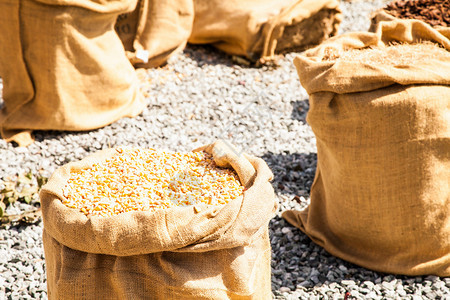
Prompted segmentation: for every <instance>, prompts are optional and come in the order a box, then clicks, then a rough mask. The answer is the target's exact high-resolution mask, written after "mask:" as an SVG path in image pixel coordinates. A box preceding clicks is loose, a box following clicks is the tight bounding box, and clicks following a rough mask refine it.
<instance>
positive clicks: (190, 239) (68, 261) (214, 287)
mask: <svg viewBox="0 0 450 300" xmlns="http://www.w3.org/2000/svg"><path fill="white" fill-rule="evenodd" d="M230 149H231V148H228V147H227V146H226V144H225V145H224V144H221V143H215V144H214V145H212V146H209V147H206V151H208V152H210V153H212V154H213V155H214V157H215V160H216V161H217V163H218V164H219V165H221V166H226V165H232V166H235V167H236V170H237V172H238V174H239V178H240V179H241V181H243V184H244V185H245V186H246V187H247V188H248V189H247V190H246V191H245V192H244V197H243V198H241V199H236V200H235V201H232V202H230V203H228V204H227V205H226V206H224V207H222V208H219V207H208V206H207V205H201V206H197V207H196V209H194V208H193V207H176V208H171V209H166V210H159V211H155V212H153V213H149V212H129V213H124V214H120V215H117V216H114V217H103V218H100V217H90V218H87V217H86V216H85V215H84V214H82V213H81V212H79V211H77V210H74V209H69V208H68V207H66V206H65V205H63V204H62V203H61V200H60V199H61V198H63V197H64V196H63V194H62V188H63V187H64V185H65V184H66V182H67V179H68V176H69V172H70V170H71V169H72V170H73V169H79V168H83V167H86V166H89V165H91V164H93V163H94V162H98V161H103V160H105V159H107V158H108V157H110V156H111V155H112V153H114V151H115V150H114V149H110V150H106V151H101V152H98V153H96V154H94V155H92V156H90V157H87V158H85V159H83V160H81V161H79V162H75V163H70V164H67V165H65V166H63V167H61V168H60V169H58V170H57V171H56V172H55V173H54V174H53V175H52V177H51V178H50V180H49V182H48V183H47V184H46V185H45V186H44V187H43V189H42V191H41V193H40V198H41V204H42V216H43V220H44V233H43V241H44V250H45V259H46V266H47V287H48V295H49V298H50V299H270V298H271V266H270V260H271V248H270V241H269V236H268V222H269V219H270V218H271V217H272V216H273V214H274V211H275V209H276V208H277V204H276V202H275V196H274V191H273V188H272V186H271V184H270V183H269V181H270V180H271V179H272V173H271V171H270V169H269V168H268V166H267V165H266V163H265V162H264V161H263V160H261V159H259V158H255V157H252V156H248V155H245V154H241V156H240V157H237V156H236V154H235V153H234V152H233V151H230ZM244 180H245V181H244Z"/></svg>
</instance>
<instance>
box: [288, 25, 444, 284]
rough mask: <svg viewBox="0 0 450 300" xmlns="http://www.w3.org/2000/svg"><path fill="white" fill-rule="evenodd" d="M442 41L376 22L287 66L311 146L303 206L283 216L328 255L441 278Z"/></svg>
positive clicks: (422, 30)
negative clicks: (305, 100) (313, 160)
mask: <svg viewBox="0 0 450 300" xmlns="http://www.w3.org/2000/svg"><path fill="white" fill-rule="evenodd" d="M449 51H450V41H449V39H448V38H446V37H445V36H443V35H442V34H440V33H439V32H438V31H436V30H434V29H433V28H431V27H430V26H429V25H427V24H425V23H423V22H420V21H413V20H405V21H393V22H381V23H380V24H379V27H378V29H377V31H376V33H368V32H356V33H348V34H344V35H341V36H338V37H336V38H332V39H330V40H329V41H327V42H325V43H323V44H322V45H320V46H319V47H317V48H314V49H311V50H309V51H307V52H305V54H304V55H302V56H298V57H297V58H295V60H294V63H295V65H296V67H297V71H298V75H299V77H300V82H301V84H302V86H304V87H305V89H306V90H307V92H308V94H309V95H310V99H309V101H310V110H309V112H308V116H307V121H308V123H309V124H310V125H311V128H312V130H313V131H314V134H315V136H316V140H317V160H318V162H317V171H316V177H315V180H314V183H313V185H312V187H311V204H310V206H309V207H308V208H307V209H306V210H304V211H287V212H285V213H284V214H283V217H284V218H286V219H287V220H288V221H289V222H290V223H291V224H293V225H295V226H297V227H299V228H300V229H301V230H303V231H304V232H305V233H306V234H308V235H309V236H310V237H311V239H312V240H313V241H314V242H316V243H317V244H319V245H321V246H323V247H324V248H325V249H326V250H327V251H328V252H330V253H331V254H333V255H336V256H338V257H340V258H342V259H345V260H347V261H350V262H352V263H355V264H357V265H360V266H363V267H366V268H369V269H373V270H377V271H382V272H388V273H398V274H406V275H422V274H435V275H439V276H450V186H449V185H450V151H449V149H450V119H449V118H450V52H449Z"/></svg>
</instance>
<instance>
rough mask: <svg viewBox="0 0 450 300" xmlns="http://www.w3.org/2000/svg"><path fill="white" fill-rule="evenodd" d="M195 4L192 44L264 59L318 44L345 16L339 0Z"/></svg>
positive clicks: (203, 1)
mask: <svg viewBox="0 0 450 300" xmlns="http://www.w3.org/2000/svg"><path fill="white" fill-rule="evenodd" d="M194 9H195V19H194V27H193V29H192V34H191V36H190V37H189V43H192V44H212V45H213V46H214V47H216V48H218V49H220V50H222V51H225V52H227V53H229V54H232V55H240V56H244V57H246V58H248V59H250V60H251V61H258V60H259V61H261V62H264V61H270V60H272V59H273V58H274V56H275V54H276V53H283V52H286V51H291V50H301V49H305V48H307V47H311V46H315V45H317V44H319V43H320V42H322V41H323V40H325V39H327V38H328V37H330V36H333V35H335V34H336V33H337V30H338V27H339V24H340V22H341V19H342V15H341V11H340V9H339V1H338V0H285V1H270V0H266V1H261V0H247V1H238V0H233V1H219V0H215V1H210V0H195V1H194Z"/></svg>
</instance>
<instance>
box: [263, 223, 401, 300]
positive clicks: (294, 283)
mask: <svg viewBox="0 0 450 300" xmlns="http://www.w3.org/2000/svg"><path fill="white" fill-rule="evenodd" d="M269 227H270V233H271V236H270V239H271V245H272V262H271V264H272V290H273V292H274V294H275V295H279V292H280V289H281V288H283V289H281V291H283V290H285V291H287V289H289V290H291V291H295V290H297V289H302V290H307V291H308V290H312V289H313V288H314V287H320V286H323V285H326V286H330V285H331V286H333V283H337V284H338V285H339V286H340V291H341V292H342V296H344V294H345V292H346V291H348V290H350V289H352V288H354V287H355V286H361V285H364V286H367V287H368V288H370V287H371V286H373V285H374V284H378V283H381V281H382V280H384V281H386V280H390V281H392V280H394V279H396V278H397V279H403V278H407V277H405V276H394V275H388V274H383V273H379V272H375V271H371V270H368V269H365V268H362V267H359V266H356V265H354V264H352V263H349V262H346V261H343V260H341V259H339V258H337V257H335V256H333V255H331V254H329V253H328V252H327V251H325V250H324V249H323V248H322V247H320V246H318V245H316V244H315V243H314V242H312V241H311V239H310V238H309V237H308V236H307V235H306V234H304V233H303V232H302V231H300V230H299V229H298V228H296V227H293V226H291V225H290V224H289V223H288V222H286V221H285V220H284V219H282V218H281V217H279V216H276V217H275V218H273V219H272V220H271V221H270V224H269ZM391 277H392V278H391ZM335 288H336V287H335ZM338 288H339V287H338Z"/></svg>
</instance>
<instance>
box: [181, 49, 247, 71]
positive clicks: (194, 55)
mask: <svg viewBox="0 0 450 300" xmlns="http://www.w3.org/2000/svg"><path fill="white" fill-rule="evenodd" d="M182 54H183V55H184V56H186V57H188V58H190V59H192V60H193V61H194V62H195V63H196V64H197V66H198V67H202V66H205V65H211V66H216V65H225V66H228V67H232V66H235V65H238V64H236V63H235V62H233V58H232V56H231V55H229V54H226V53H225V52H223V51H220V50H218V49H216V48H214V47H213V46H211V45H208V44H206V45H195V44H187V45H186V47H185V48H184V50H183V52H182ZM241 67H243V66H241Z"/></svg>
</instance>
